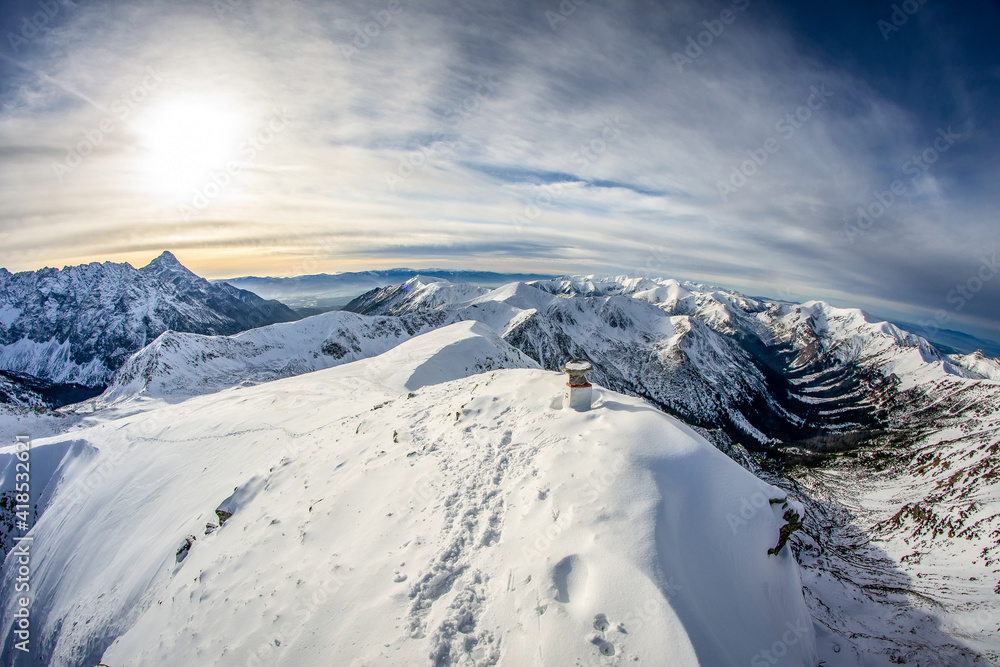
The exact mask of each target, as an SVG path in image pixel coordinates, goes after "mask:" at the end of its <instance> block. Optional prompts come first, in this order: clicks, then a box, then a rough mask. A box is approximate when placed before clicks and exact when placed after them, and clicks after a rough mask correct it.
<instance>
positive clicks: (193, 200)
mask: <svg viewBox="0 0 1000 667" xmlns="http://www.w3.org/2000/svg"><path fill="white" fill-rule="evenodd" d="M2 11H3V15H2V20H0V27H2V30H3V34H4V39H3V41H2V44H0V154H2V156H3V158H2V161H0V265H2V266H5V267H7V268H9V269H11V270H28V269H35V268H39V267H41V266H45V265H49V266H61V265H64V264H75V263H80V262H85V261H95V260H101V261H103V260H114V261H130V262H132V263H133V264H142V263H145V262H146V261H148V260H149V259H151V258H152V257H153V256H155V255H156V254H158V253H159V252H160V251H161V250H163V249H170V250H172V251H174V252H175V253H176V254H177V256H178V257H179V258H180V259H181V261H183V262H185V264H187V265H188V266H190V267H191V268H192V269H193V270H195V271H197V272H199V273H201V274H202V275H206V276H209V277H225V276H234V275H246V274H258V275H260V274H270V275H294V274H299V273H311V272H318V271H327V272H334V271H346V270H359V269H366V268H387V267H392V266H416V267H431V266H437V267H453V268H477V269H493V270H498V271H515V270H517V271H532V272H543V273H565V272H575V273H579V272H625V271H628V272H640V273H650V274H655V275H665V276H671V277H678V278H686V279H693V280H699V281H704V282H710V283H715V284H721V285H724V286H730V287H735V288H737V289H742V290H744V291H747V292H750V293H754V294H762V295H769V296H777V297H782V298H788V299H796V300H804V299H809V298H821V299H826V300H829V301H832V302H834V303H837V304H841V305H856V306H861V307H864V308H866V309H868V310H871V311H873V312H876V313H879V314H882V315H885V316H887V317H894V318H899V319H906V320H908V321H912V322H918V323H920V322H923V323H930V322H934V321H935V317H936V318H937V321H938V322H939V323H940V326H943V327H946V328H956V329H964V330H968V331H971V332H973V333H976V334H978V335H982V336H985V337H989V338H993V339H997V338H1000V316H998V312H1000V308H998V306H1000V276H998V275H996V274H997V271H998V269H997V268H995V267H996V257H997V253H998V252H1000V233H998V225H997V219H996V217H997V211H998V208H1000V207H998V203H1000V202H998V194H997V193H998V188H997V187H996V185H995V183H997V180H998V176H1000V174H998V173H997V172H998V161H997V159H996V155H998V154H1000V153H998V148H1000V147H998V145H997V137H998V136H1000V134H998V132H997V123H1000V115H998V114H997V113H996V112H995V110H996V109H997V108H1000V105H998V99H997V97H998V92H997V91H998V90H1000V88H998V83H1000V58H998V47H997V40H996V37H995V35H996V32H997V29H998V28H1000V9H998V6H997V4H996V3H987V2H964V3H945V2H939V1H937V0H926V1H925V2H923V3H920V2H919V0H909V1H908V2H896V3H891V2H886V3H882V2H838V3H833V2H802V3H791V2H780V3H779V2H765V1H763V0H739V1H738V2H731V1H729V0H725V1H723V2H715V3H712V2H669V3H667V2H651V1H648V2H641V1H636V2H620V1H619V2H595V1H594V0H588V1H586V2H579V3H577V1H576V0H565V1H564V2H561V3H560V2H557V1H555V0H552V1H549V2H546V1H544V0H540V1H536V2H485V1H482V2H480V1H478V0H473V1H469V2H462V3H457V2H435V1H433V0H398V1H397V0H374V1H372V2H306V1H303V0H217V1H216V2H214V3H212V2H205V1H201V2H178V1H175V2H149V1H143V0H139V1H136V2H129V3H111V2H76V3H69V2H66V3H63V2H61V1H60V0H48V1H45V0H42V1H41V2H39V1H37V0H36V1H34V2H27V1H18V2H7V3H4V6H3V10H2Z"/></svg>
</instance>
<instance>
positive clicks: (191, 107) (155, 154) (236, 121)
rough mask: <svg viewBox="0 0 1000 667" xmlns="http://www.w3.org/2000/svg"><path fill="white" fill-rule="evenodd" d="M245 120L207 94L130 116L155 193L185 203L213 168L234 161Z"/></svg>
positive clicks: (172, 102)
mask: <svg viewBox="0 0 1000 667" xmlns="http://www.w3.org/2000/svg"><path fill="white" fill-rule="evenodd" d="M245 123H246V121H245V118H244V114H241V113H240V112H239V111H238V110H237V109H236V108H235V106H234V105H232V104H231V103H228V102H227V101H225V100H222V99H218V98H214V97H211V96H207V95H187V96H182V97H175V98H173V99H171V100H167V101H164V102H162V103H161V104H159V105H157V106H156V107H155V108H153V109H150V111H149V113H147V114H146V115H145V116H144V117H142V118H141V119H137V120H136V129H137V130H138V131H139V133H140V136H141V138H142V146H143V148H144V149H145V152H146V156H145V165H144V169H143V171H144V172H145V174H146V176H147V178H148V181H149V186H150V187H151V189H153V190H154V191H155V192H159V193H162V194H166V195H170V196H172V197H174V198H177V199H179V200H180V201H186V200H189V199H191V197H192V196H194V194H195V192H196V191H197V190H199V189H200V188H201V187H203V186H204V185H205V184H206V182H207V181H208V180H209V179H210V177H211V173H212V172H213V171H215V170H221V169H225V167H226V164H227V163H228V162H230V161H233V160H238V159H239V155H238V151H239V145H240V137H241V134H243V133H245Z"/></svg>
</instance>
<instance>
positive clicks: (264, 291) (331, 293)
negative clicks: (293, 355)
mask: <svg viewBox="0 0 1000 667" xmlns="http://www.w3.org/2000/svg"><path fill="white" fill-rule="evenodd" d="M415 275H423V276H431V277H434V278H443V279H445V280H449V281H451V282H454V283H466V284H469V285H478V286H480V287H499V286H500V285H504V284H506V283H512V282H523V281H528V280H537V279H540V278H549V277H551V276H547V275H540V274H529V273H492V272H489V271H452V270H448V269H420V270H415V269H388V270H386V271H361V272H357V273H336V274H329V273H319V274H316V275H309V276H295V277H294V278H269V277H263V278H262V277H257V276H244V277H242V278H228V279H226V280H225V281H218V282H227V283H229V284H230V285H232V286H233V287H238V288H240V289H245V290H249V291H251V292H253V293H254V294H257V295H258V296H262V297H264V298H265V299H277V300H278V301H281V302H282V303H284V304H286V305H287V306H290V307H291V308H295V309H296V310H299V311H300V312H302V314H304V315H315V314H318V313H321V312H326V311H330V310H337V309H340V308H343V307H344V306H345V305H347V303H349V302H350V301H351V300H352V299H354V298H355V297H357V296H358V295H359V294H363V293H365V292H367V291H369V290H371V289H374V288H376V287H385V286H386V285H400V284H402V283H404V282H406V281H407V280H409V279H410V278H412V277H413V276H415Z"/></svg>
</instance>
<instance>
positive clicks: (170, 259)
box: [143, 250, 190, 273]
mask: <svg viewBox="0 0 1000 667" xmlns="http://www.w3.org/2000/svg"><path fill="white" fill-rule="evenodd" d="M143 268H144V269H149V270H156V271H160V270H164V269H171V270H177V269H183V270H184V271H188V269H187V268H186V267H185V266H184V265H183V264H181V263H180V261H179V260H178V259H177V257H175V256H174V253H172V252H170V251H169V250H164V251H163V252H161V253H160V254H159V255H158V256H157V257H155V258H154V259H153V260H152V261H151V262H150V263H149V264H147V265H146V266H144V267H143ZM188 272H189V273H190V271H188Z"/></svg>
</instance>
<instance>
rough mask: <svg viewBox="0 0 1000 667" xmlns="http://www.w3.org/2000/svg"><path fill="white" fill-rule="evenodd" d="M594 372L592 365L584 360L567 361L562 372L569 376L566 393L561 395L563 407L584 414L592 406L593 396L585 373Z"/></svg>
mask: <svg viewBox="0 0 1000 667" xmlns="http://www.w3.org/2000/svg"><path fill="white" fill-rule="evenodd" d="M592 370H594V365H593V364H591V363H590V362H589V361H587V360H586V359H573V360H571V361H567V362H566V363H565V364H564V365H563V367H562V371H563V372H564V373H566V374H567V375H569V382H567V383H566V391H565V393H564V394H563V407H564V408H569V409H572V410H577V411H579V412H585V411H587V410H589V409H590V406H591V405H592V404H593V400H594V394H593V389H592V388H591V384H590V383H589V382H587V373H589V372H590V371H592Z"/></svg>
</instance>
